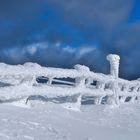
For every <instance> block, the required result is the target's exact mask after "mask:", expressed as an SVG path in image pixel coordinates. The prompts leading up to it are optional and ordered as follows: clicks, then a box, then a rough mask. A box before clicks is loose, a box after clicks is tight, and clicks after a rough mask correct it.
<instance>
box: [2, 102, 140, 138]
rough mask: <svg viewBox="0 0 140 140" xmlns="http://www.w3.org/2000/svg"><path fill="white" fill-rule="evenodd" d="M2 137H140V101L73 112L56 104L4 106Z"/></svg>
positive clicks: (88, 106)
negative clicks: (26, 106) (116, 106)
mask: <svg viewBox="0 0 140 140" xmlns="http://www.w3.org/2000/svg"><path fill="white" fill-rule="evenodd" d="M0 110H1V113H0V124H1V125H0V139H1V140H103V139H105V140H112V139H113V140H118V139H119V140H125V139H127V140H139V139H140V134H139V129H140V104H131V105H128V104H127V105H122V106H121V107H120V108H111V107H110V106H103V105H102V106H98V105H83V106H82V107H81V111H73V110H68V109H65V108H63V107H62V106H61V105H58V104H53V103H42V102H38V103H37V102H35V103H34V105H32V106H29V107H28V108H24V107H23V106H21V107H16V106H12V105H11V104H2V105H0Z"/></svg>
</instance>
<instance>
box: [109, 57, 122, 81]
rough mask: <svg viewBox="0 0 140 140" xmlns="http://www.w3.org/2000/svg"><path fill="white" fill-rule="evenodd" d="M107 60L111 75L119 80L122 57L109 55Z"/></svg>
mask: <svg viewBox="0 0 140 140" xmlns="http://www.w3.org/2000/svg"><path fill="white" fill-rule="evenodd" d="M107 60H108V61H109V62H110V74H111V75H112V76H114V78H116V79H117V78H118V77H119V61H120V56H118V55H116V54H109V55H108V56H107Z"/></svg>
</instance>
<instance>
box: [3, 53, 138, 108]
mask: <svg viewBox="0 0 140 140" xmlns="http://www.w3.org/2000/svg"><path fill="white" fill-rule="evenodd" d="M107 60H108V61H109V62H110V74H108V75H105V74H102V73H95V72H93V71H90V69H89V68H88V67H86V66H84V65H79V64H77V65H75V66H74V69H62V68H50V67H42V66H40V65H38V64H36V63H25V64H24V65H15V66H13V65H7V64H4V63H0V101H1V102H12V101H17V100H25V102H26V103H27V101H29V100H30V99H33V98H35V96H37V97H39V98H43V99H44V97H47V99H48V98H49V97H58V96H59V97H65V96H74V97H75V98H76V99H77V100H76V101H77V102H75V106H77V107H80V105H81V100H82V97H83V96H90V97H91V96H92V97H94V104H111V105H120V104H121V103H131V102H138V101H139V99H140V80H139V79H138V80H133V81H128V80H125V79H121V78H119V60H120V57H119V56H118V55H115V54H109V55H108V56H107Z"/></svg>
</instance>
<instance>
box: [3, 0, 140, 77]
mask: <svg viewBox="0 0 140 140" xmlns="http://www.w3.org/2000/svg"><path fill="white" fill-rule="evenodd" d="M108 53H116V54H119V55H120V56H121V67H120V72H121V74H120V76H121V77H123V78H127V79H135V78H138V77H140V1H139V0H0V61H1V62H6V63H10V64H18V63H21V64H22V63H24V62H27V61H32V62H37V63H39V64H41V65H46V66H54V67H67V68H71V67H73V65H75V64H77V63H79V64H84V65H87V66H89V67H90V68H91V69H92V70H93V71H95V72H104V73H108V72H109V64H108V62H107V61H106V55H107V54H108Z"/></svg>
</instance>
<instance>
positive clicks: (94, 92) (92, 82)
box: [0, 54, 140, 140]
mask: <svg viewBox="0 0 140 140" xmlns="http://www.w3.org/2000/svg"><path fill="white" fill-rule="evenodd" d="M107 60H109V62H110V74H109V75H105V74H102V73H95V72H93V71H90V69H89V68H88V67H87V66H84V65H79V64H77V65H75V66H74V68H73V69H62V68H50V67H42V66H40V65H38V64H36V63H30V62H28V63H25V64H24V65H14V66H13V65H8V64H4V63H0V110H1V112H0V124H1V125H0V140H102V139H105V140H112V139H113V140H118V139H119V140H124V139H127V140H133V139H135V140H138V139H140V135H139V129H140V81H139V79H138V80H133V81H128V80H125V79H121V78H119V60H120V57H119V56H118V55H114V54H110V55H108V56H107ZM37 78H40V79H41V80H46V83H39V82H38V80H37ZM65 78H66V79H67V78H71V79H74V81H73V82H72V81H69V80H68V79H67V80H66V79H65ZM54 82H56V83H54Z"/></svg>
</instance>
